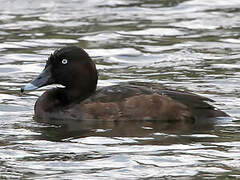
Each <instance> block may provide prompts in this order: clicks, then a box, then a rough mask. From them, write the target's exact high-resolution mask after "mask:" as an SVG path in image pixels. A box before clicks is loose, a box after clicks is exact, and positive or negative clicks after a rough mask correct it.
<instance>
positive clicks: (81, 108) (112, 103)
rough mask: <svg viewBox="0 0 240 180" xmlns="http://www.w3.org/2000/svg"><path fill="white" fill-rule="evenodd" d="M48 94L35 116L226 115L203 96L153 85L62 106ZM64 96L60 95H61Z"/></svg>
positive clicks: (111, 90)
mask: <svg viewBox="0 0 240 180" xmlns="http://www.w3.org/2000/svg"><path fill="white" fill-rule="evenodd" d="M61 90H62V89H52V90H49V91H47V92H45V93H44V94H43V95H42V96H41V97H40V98H39V99H38V101H37V102H36V105H35V115H36V116H37V117H42V118H56V119H76V120H104V121H119V120H158V121H167V122H175V121H182V122H193V121H194V120H196V119H203V118H211V117H217V116H227V115H226V114H225V113H224V112H222V111H219V110H217V109H215V108H214V107H213V106H211V105H209V104H208V103H206V102H205V101H212V100H210V99H208V98H204V97H202V96H198V95H194V94H191V93H185V92H181V91H175V90H169V89H166V88H163V87H161V86H160V85H158V84H152V83H136V82H135V83H134V82H131V83H124V84H121V85H116V86H110V87H105V88H102V89H100V90H97V91H96V93H94V94H93V95H91V96H90V97H89V98H87V99H86V100H83V101H81V102H79V101H75V102H74V103H71V104H69V105H66V106H63V105H62V104H61V102H60V101H59V100H57V99H56V96H55V95H56V94H58V92H57V91H61ZM60 94H61V93H60Z"/></svg>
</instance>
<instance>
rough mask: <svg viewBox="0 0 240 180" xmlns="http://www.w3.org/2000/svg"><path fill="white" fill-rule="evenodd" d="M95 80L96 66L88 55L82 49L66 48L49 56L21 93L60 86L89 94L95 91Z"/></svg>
mask: <svg viewBox="0 0 240 180" xmlns="http://www.w3.org/2000/svg"><path fill="white" fill-rule="evenodd" d="M97 80H98V73H97V70H96V66H95V64H94V62H93V61H92V60H91V58H90V57H89V55H88V54H87V53H86V52H85V51H84V50H83V49H82V48H79V47H76V46H68V47H64V48H61V49H59V50H56V51H55V52H54V53H53V54H51V55H50V57H49V58H48V60H47V63H46V66H45V68H44V70H43V71H42V72H41V74H40V75H39V76H38V77H37V78H36V79H34V80H33V81H31V82H30V83H28V84H27V85H25V86H23V87H22V88H21V91H22V92H23V91H25V90H34V89H38V88H40V87H43V86H47V85H50V84H61V85H63V86H65V88H66V89H67V90H72V91H82V92H85V93H86V94H91V93H93V92H94V91H95V90H96V86H97Z"/></svg>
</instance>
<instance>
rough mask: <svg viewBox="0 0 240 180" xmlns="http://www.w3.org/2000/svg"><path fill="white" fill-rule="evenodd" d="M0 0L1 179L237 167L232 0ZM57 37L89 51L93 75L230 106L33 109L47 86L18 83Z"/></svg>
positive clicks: (200, 173)
mask: <svg viewBox="0 0 240 180" xmlns="http://www.w3.org/2000/svg"><path fill="white" fill-rule="evenodd" d="M0 2H1V6H0V93H1V94H0V120H1V123H0V178H1V179H20V178H21V179H46V178H47V179H152V178H156V179H161V178H162V179H198V178H205V179H210V178H211V179H216V178H217V179H225V178H230V179H231V178H232V179H234V178H240V175H239V174H240V154H239V151H240V112H239V108H240V103H239V102H240V101H239V100H240V97H239V89H240V83H239V80H240V63H239V60H240V8H239V7H240V1H239V0H231V1H229V0H217V1H216V0H201V1H199V0H186V1H185V0H161V1H160V0H159V1H153V0H114V1H113V0H88V1H77V0H52V1H47V0H41V1H31V0H25V1H15V0H9V1H3V0H1V1H0ZM65 45H78V46H80V47H83V48H85V49H86V50H87V52H88V53H89V54H90V55H91V56H92V58H93V59H94V61H95V62H96V64H97V68H98V69H99V74H100V81H99V86H107V85H112V84H116V83H118V82H122V81H129V80H136V81H153V82H159V83H163V84H166V86H169V87H172V88H179V89H182V90H185V89H186V90H188V91H192V92H195V93H197V94H200V95H204V96H206V97H209V98H212V99H214V100H215V101H216V102H215V103H214V105H215V106H217V107H218V108H220V109H222V110H223V111H225V112H227V113H228V114H229V115H231V116H232V118H219V119H217V120H216V121H212V122H204V123H202V124H198V125H184V126H183V125H178V124H160V123H157V122H132V123H129V122H128V123H127V122H119V123H110V122H108V123H104V122H70V121H67V122H51V123H46V122H38V121H35V120H34V119H33V106H34V103H35V101H36V99H37V98H38V97H39V95H41V93H42V92H43V91H45V90H46V88H42V89H40V90H38V91H34V92H27V94H24V95H23V94H21V93H20V92H19V88H20V87H21V86H22V85H23V84H25V83H26V82H29V81H30V80H31V79H32V78H33V77H34V76H36V75H37V74H38V73H39V72H40V71H41V70H42V68H43V67H44V63H45V61H46V59H47V57H48V55H49V53H51V52H52V51H53V50H54V49H56V48H59V47H63V46H65ZM48 88H49V87H48Z"/></svg>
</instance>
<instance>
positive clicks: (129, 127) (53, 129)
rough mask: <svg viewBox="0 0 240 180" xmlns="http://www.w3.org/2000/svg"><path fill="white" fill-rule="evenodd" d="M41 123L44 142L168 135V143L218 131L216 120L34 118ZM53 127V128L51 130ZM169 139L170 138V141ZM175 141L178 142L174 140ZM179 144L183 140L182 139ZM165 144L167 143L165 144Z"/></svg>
mask: <svg viewBox="0 0 240 180" xmlns="http://www.w3.org/2000/svg"><path fill="white" fill-rule="evenodd" d="M34 120H35V121H37V122H39V123H44V124H45V125H47V126H45V127H44V128H40V129H38V131H39V130H40V131H41V139H42V138H43V139H45V140H50V141H61V140H64V139H67V138H81V137H89V136H103V137H154V136H155V135H157V134H165V135H166V136H165V138H164V139H165V140H166V141H168V143H169V141H171V140H174V141H176V140H177V139H176V137H177V136H178V135H184V134H185V135H186V134H199V133H204V134H206V133H209V132H210V131H211V130H213V129H214V127H215V126H214V125H215V123H216V121H217V120H216V118H215V119H205V120H199V122H194V123H172V122H171V123H167V122H159V121H99V120H94V121H93V120H91V121H76V120H65V121H63V120H57V119H55V120H51V121H49V120H48V121H47V122H46V121H44V120H43V119H40V118H34ZM48 125H49V126H48ZM166 137H168V138H166ZM174 137H175V138H174ZM178 141H179V139H178ZM161 143H166V142H163V141H161Z"/></svg>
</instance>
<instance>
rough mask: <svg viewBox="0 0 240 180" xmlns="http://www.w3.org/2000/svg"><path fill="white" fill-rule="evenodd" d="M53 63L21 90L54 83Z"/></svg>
mask: <svg viewBox="0 0 240 180" xmlns="http://www.w3.org/2000/svg"><path fill="white" fill-rule="evenodd" d="M53 83H54V80H53V78H52V73H51V65H49V66H47V67H46V68H45V69H44V70H43V71H42V72H41V74H39V75H38V77H36V78H35V79H34V80H32V81H31V82H30V83H28V84H26V85H25V86H23V87H21V92H24V91H30V90H35V89H38V88H40V87H43V86H47V85H50V84H53Z"/></svg>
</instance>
